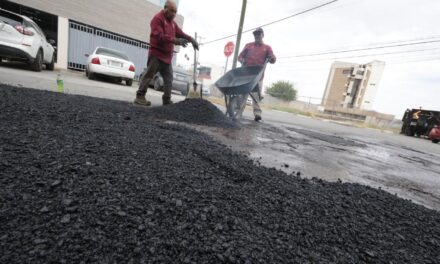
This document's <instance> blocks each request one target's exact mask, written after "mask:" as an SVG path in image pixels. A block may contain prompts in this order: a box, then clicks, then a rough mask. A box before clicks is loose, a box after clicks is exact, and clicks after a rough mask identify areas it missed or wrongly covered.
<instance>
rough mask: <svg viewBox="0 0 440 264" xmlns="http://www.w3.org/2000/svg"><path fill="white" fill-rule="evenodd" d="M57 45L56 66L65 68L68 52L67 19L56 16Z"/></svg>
mask: <svg viewBox="0 0 440 264" xmlns="http://www.w3.org/2000/svg"><path fill="white" fill-rule="evenodd" d="M57 43H58V47H57V63H56V64H55V67H56V68H60V69H67V60H68V54H69V20H68V19H67V18H65V17H60V16H59V17H58V40H57Z"/></svg>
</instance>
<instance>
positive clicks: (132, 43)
mask: <svg viewBox="0 0 440 264" xmlns="http://www.w3.org/2000/svg"><path fill="white" fill-rule="evenodd" d="M96 47H106V48H110V49H114V50H119V51H122V52H124V53H125V54H127V56H128V57H129V58H130V60H131V61H132V62H133V63H134V65H135V67H136V76H135V79H138V78H139V76H140V74H141V73H142V71H143V70H144V67H145V66H146V65H147V52H148V45H147V43H145V42H142V41H138V40H134V39H130V38H126V37H123V36H120V35H116V34H113V33H110V32H108V31H105V30H102V29H98V28H95V27H91V26H88V25H84V24H80V23H77V22H74V21H69V55H68V67H69V68H70V69H75V70H82V71H84V70H85V66H86V62H87V58H86V56H85V54H91V53H93V51H94V50H95V49H96Z"/></svg>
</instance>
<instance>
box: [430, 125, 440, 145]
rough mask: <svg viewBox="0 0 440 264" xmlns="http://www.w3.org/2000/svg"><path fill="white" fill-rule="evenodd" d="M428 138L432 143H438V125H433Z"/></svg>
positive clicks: (439, 131) (439, 137)
mask: <svg viewBox="0 0 440 264" xmlns="http://www.w3.org/2000/svg"><path fill="white" fill-rule="evenodd" d="M428 137H429V139H430V140H431V141H432V143H438V142H440V123H439V124H437V125H434V127H433V128H432V129H431V131H430V132H429V135H428Z"/></svg>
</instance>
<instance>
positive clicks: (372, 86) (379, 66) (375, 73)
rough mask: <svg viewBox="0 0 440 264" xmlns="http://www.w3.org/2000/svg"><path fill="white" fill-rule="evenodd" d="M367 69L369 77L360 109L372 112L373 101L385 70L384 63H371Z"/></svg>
mask: <svg viewBox="0 0 440 264" xmlns="http://www.w3.org/2000/svg"><path fill="white" fill-rule="evenodd" d="M367 69H368V70H370V71H371V75H370V78H369V80H368V83H367V87H366V90H365V95H364V98H363V100H362V103H361V105H360V108H361V109H363V110H373V104H374V99H375V98H376V94H377V91H378V89H379V83H380V80H381V79H382V75H383V71H384V69H385V62H381V61H373V62H371V63H369V64H368V67H367Z"/></svg>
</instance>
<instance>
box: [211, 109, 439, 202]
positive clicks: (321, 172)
mask: <svg viewBox="0 0 440 264" xmlns="http://www.w3.org/2000/svg"><path fill="white" fill-rule="evenodd" d="M296 119H301V118H298V117H296ZM304 122H308V123H309V126H312V125H310V124H312V123H316V124H315V127H314V128H305V127H304V126H301V124H299V123H297V124H287V123H279V122H273V121H265V122H264V123H258V124H257V123H255V122H253V121H251V120H249V119H245V120H243V121H242V128H241V130H239V131H233V132H231V131H220V130H217V129H213V130H212V129H211V130H212V131H210V133H211V134H212V135H214V136H215V137H217V138H218V139H220V140H221V141H222V142H224V143H225V144H227V145H229V146H230V147H231V148H233V149H235V150H237V151H241V152H244V153H245V154H247V155H249V156H250V157H251V158H253V159H255V160H258V161H259V162H261V163H262V164H263V165H265V166H268V167H275V168H277V169H281V170H283V171H285V172H287V173H292V172H295V173H298V172H300V174H301V176H303V177H307V178H313V177H317V178H320V179H324V180H327V181H338V180H341V181H343V182H352V183H360V184H364V185H369V186H373V187H376V188H381V189H384V190H386V191H388V192H390V193H392V194H397V195H398V196H400V197H402V198H405V199H410V200H412V201H414V202H416V203H419V204H422V205H424V206H426V207H428V208H432V209H436V210H440V188H439V187H440V154H439V150H440V146H439V145H438V144H433V143H431V142H430V141H428V140H424V139H419V138H409V137H406V136H401V135H394V134H391V135H389V134H385V133H381V132H378V131H373V130H366V129H357V128H352V127H344V126H341V125H338V124H329V123H327V122H323V121H319V120H305V121H304ZM318 122H319V123H320V124H318ZM326 124H327V125H328V126H329V127H330V128H329V129H328V130H327V131H324V130H322V129H321V130H315V129H316V128H317V127H319V126H321V128H323V127H325V125H326ZM331 128H334V129H344V130H345V131H344V132H343V133H335V131H334V129H333V131H332V129H331ZM358 130H360V131H358ZM356 132H357V133H356ZM401 142H403V144H402V143H401ZM409 142H410V143H409ZM424 148H425V150H424ZM431 149H432V150H433V151H431Z"/></svg>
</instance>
